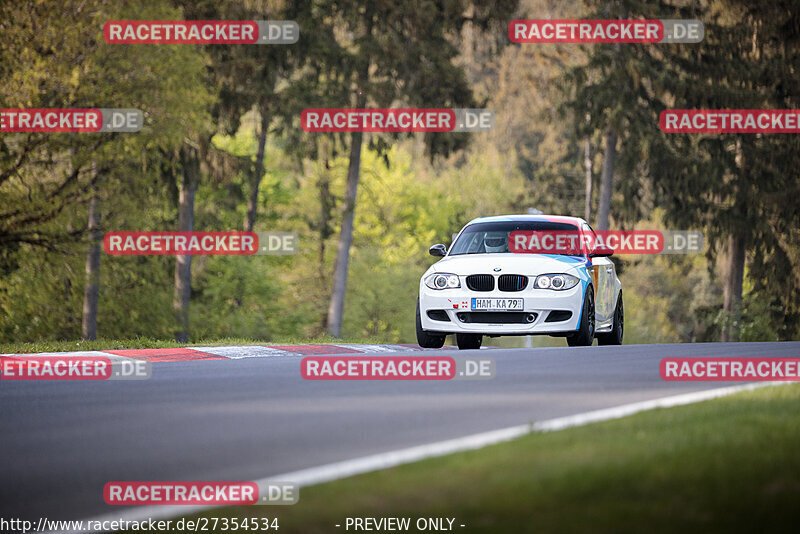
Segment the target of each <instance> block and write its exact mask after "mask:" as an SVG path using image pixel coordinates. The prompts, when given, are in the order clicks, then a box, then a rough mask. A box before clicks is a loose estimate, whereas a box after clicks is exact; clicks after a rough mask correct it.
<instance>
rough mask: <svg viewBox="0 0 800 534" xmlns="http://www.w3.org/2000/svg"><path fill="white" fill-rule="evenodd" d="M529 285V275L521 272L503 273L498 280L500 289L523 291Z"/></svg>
mask: <svg viewBox="0 0 800 534" xmlns="http://www.w3.org/2000/svg"><path fill="white" fill-rule="evenodd" d="M526 287H528V277H527V276H522V275H521V274H501V275H500V278H498V280H497V289H499V290H500V291H522V290H523V289H525V288H526Z"/></svg>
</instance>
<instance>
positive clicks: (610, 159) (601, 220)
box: [596, 128, 617, 230]
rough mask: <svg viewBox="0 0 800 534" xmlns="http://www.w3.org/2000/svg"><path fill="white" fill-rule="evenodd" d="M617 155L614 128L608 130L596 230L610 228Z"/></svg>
mask: <svg viewBox="0 0 800 534" xmlns="http://www.w3.org/2000/svg"><path fill="white" fill-rule="evenodd" d="M616 155H617V134H616V132H614V130H613V128H609V129H608V130H607V131H606V147H605V154H603V174H602V177H601V179H600V202H599V205H598V206H597V228H596V230H608V214H609V212H610V211H611V192H612V190H613V186H614V158H615V157H616Z"/></svg>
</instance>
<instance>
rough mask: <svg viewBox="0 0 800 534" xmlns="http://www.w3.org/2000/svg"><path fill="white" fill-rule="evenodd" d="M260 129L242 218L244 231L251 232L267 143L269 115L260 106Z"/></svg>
mask: <svg viewBox="0 0 800 534" xmlns="http://www.w3.org/2000/svg"><path fill="white" fill-rule="evenodd" d="M260 114H261V131H260V132H259V133H258V150H257V152H256V164H255V169H254V172H253V174H252V175H251V176H250V180H249V181H250V183H249V184H248V185H249V186H250V197H249V198H248V199H247V215H246V216H245V220H244V231H245V232H252V231H253V227H255V225H256V215H258V190H259V187H260V186H261V178H262V177H263V176H264V149H265V147H266V144H267V129H268V127H269V117H268V116H267V110H266V109H264V108H262V109H261V111H260Z"/></svg>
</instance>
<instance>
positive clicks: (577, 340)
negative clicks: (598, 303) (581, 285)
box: [567, 286, 594, 347]
mask: <svg viewBox="0 0 800 534" xmlns="http://www.w3.org/2000/svg"><path fill="white" fill-rule="evenodd" d="M592 343H594V289H592V286H589V287H588V288H587V289H586V296H584V298H583V312H581V326H580V329H579V330H578V331H577V332H575V333H574V334H570V335H568V336H567V345H569V346H570V347H588V346H589V345H591V344H592Z"/></svg>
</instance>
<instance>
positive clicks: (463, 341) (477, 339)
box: [456, 334, 483, 350]
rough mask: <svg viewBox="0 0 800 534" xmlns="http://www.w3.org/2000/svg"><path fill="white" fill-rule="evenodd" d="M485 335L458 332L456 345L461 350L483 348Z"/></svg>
mask: <svg viewBox="0 0 800 534" xmlns="http://www.w3.org/2000/svg"><path fill="white" fill-rule="evenodd" d="M481 342H483V336H482V335H481V334H456V345H458V348H459V349H460V350H470V349H479V348H481Z"/></svg>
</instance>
